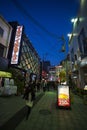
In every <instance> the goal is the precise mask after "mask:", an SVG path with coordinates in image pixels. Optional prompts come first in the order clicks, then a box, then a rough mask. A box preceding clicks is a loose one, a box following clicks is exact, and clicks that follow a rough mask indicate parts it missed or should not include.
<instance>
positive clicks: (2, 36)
mask: <svg viewBox="0 0 87 130" xmlns="http://www.w3.org/2000/svg"><path fill="white" fill-rule="evenodd" d="M11 32H12V27H11V26H10V24H9V23H8V22H7V21H6V20H5V19H4V18H3V17H2V16H0V70H3V71H5V70H6V69H7V68H8V59H7V54H8V49H9V43H10V37H11Z"/></svg>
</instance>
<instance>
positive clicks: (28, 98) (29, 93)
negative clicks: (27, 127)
mask: <svg viewBox="0 0 87 130" xmlns="http://www.w3.org/2000/svg"><path fill="white" fill-rule="evenodd" d="M23 98H25V100H26V106H27V114H26V120H28V117H29V114H30V112H31V108H32V107H33V99H34V98H33V89H32V88H31V86H30V85H29V84H27V85H26V90H25V93H24V97H23Z"/></svg>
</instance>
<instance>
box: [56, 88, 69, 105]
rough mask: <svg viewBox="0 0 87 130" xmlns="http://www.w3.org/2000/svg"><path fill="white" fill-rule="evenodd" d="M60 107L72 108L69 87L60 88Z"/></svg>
mask: <svg viewBox="0 0 87 130" xmlns="http://www.w3.org/2000/svg"><path fill="white" fill-rule="evenodd" d="M58 106H63V107H70V95H69V86H66V85H60V86H58Z"/></svg>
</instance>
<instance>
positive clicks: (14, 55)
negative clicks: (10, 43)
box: [11, 26, 23, 64]
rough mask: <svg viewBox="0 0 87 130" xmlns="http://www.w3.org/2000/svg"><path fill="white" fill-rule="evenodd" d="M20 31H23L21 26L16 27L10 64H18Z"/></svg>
mask: <svg viewBox="0 0 87 130" xmlns="http://www.w3.org/2000/svg"><path fill="white" fill-rule="evenodd" d="M22 30H23V26H17V30H16V36H15V41H14V47H13V52H12V58H11V64H18V58H19V51H20V44H21V36H22Z"/></svg>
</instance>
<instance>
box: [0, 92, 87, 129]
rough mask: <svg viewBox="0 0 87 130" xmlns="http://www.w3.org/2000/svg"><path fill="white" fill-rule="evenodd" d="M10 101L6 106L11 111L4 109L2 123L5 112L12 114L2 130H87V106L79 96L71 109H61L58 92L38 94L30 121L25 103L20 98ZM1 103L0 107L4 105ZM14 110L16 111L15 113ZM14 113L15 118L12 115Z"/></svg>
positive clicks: (75, 97) (75, 96)
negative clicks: (58, 104) (58, 102)
mask: <svg viewBox="0 0 87 130" xmlns="http://www.w3.org/2000/svg"><path fill="white" fill-rule="evenodd" d="M38 97H39V98H38ZM9 99H10V101H9V104H8V103H6V102H4V105H5V104H8V105H9V106H8V108H9V109H10V110H7V111H6V108H3V110H4V109H5V110H4V111H3V112H1V113H2V116H0V122H1V119H3V118H4V117H5V118H6V114H5V116H4V117H3V115H4V112H5V113H7V116H9V114H10V116H9V121H7V122H6V119H4V120H5V121H4V123H3V125H1V126H3V127H1V128H0V130H87V105H85V104H84V103H83V99H82V98H80V97H79V96H77V95H74V99H73V100H74V101H73V103H71V109H60V108H58V107H57V103H56V102H57V92H56V91H54V90H53V91H52V90H51V91H47V92H45V93H44V94H38V96H37V99H38V100H37V101H36V103H35V105H34V107H33V108H32V111H31V113H30V115H29V119H28V120H26V119H25V115H26V107H25V101H24V100H23V99H22V98H20V97H15V98H13V99H11V97H9ZM0 100H1V99H0ZM3 100H4V99H3ZM7 100H8V98H7ZM13 101H14V102H15V104H14V102H13ZM1 103H2V102H1ZM1 103H0V106H1V105H2V104H1ZM18 103H19V105H18ZM16 107H17V108H16ZM14 109H16V110H15V112H14ZM20 109H21V110H20ZM0 110H1V108H0ZM12 111H13V116H12V114H11V112H12ZM1 117H3V118H1ZM10 117H11V118H10ZM1 123H2V122H1Z"/></svg>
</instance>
